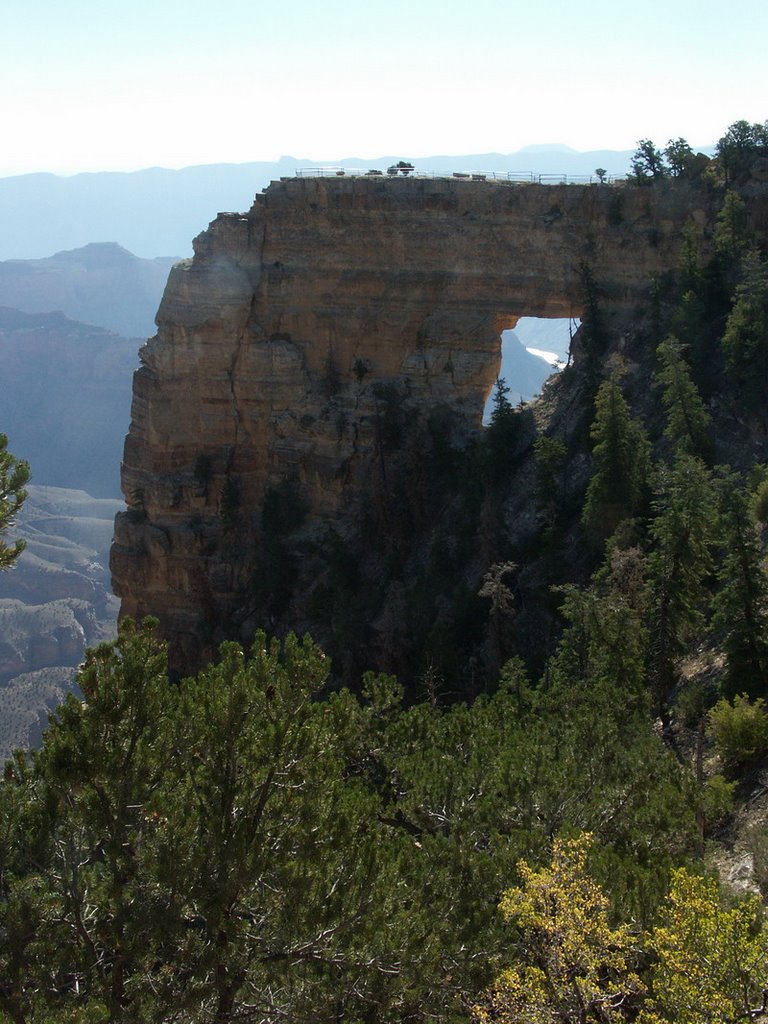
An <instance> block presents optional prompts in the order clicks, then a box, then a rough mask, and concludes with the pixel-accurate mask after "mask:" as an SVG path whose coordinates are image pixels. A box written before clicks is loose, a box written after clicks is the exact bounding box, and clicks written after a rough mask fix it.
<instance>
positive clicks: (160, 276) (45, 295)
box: [0, 242, 174, 338]
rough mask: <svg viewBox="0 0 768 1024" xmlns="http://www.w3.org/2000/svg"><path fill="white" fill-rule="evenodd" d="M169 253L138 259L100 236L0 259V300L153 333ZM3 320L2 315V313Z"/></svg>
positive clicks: (126, 332)
mask: <svg viewBox="0 0 768 1024" xmlns="http://www.w3.org/2000/svg"><path fill="white" fill-rule="evenodd" d="M173 262H174V259H173V258H172V257H158V258H155V259H142V258H140V257H138V256H134V255H133V253H131V252H128V251H127V249H124V248H123V247H122V246H120V245H118V244H117V243H116V242H99V243H93V242H92V243H90V244H88V245H84V246H82V247H81V248H79V249H71V250H65V251H62V252H57V253H55V255H53V256H48V257H46V258H44V259H30V260H25V259H13V260H5V261H2V262H0V306H9V307H13V308H14V309H19V310H22V311H24V312H25V313H48V312H50V311H52V310H61V312H63V313H65V314H66V315H67V316H68V317H70V318H71V319H73V320H78V321H80V322H82V323H86V324H98V325H99V326H101V327H106V328H108V329H109V330H111V331H116V332H117V333H118V334H121V335H123V336H125V337H136V338H146V337H148V336H149V335H150V334H154V331H155V327H154V321H155V313H156V312H157V307H158V305H159V303H160V298H161V297H162V294H163V289H164V288H165V282H166V280H167V278H168V272H169V270H170V268H171V265H172V264H173ZM6 323H7V318H6Z"/></svg>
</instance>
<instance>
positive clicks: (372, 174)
mask: <svg viewBox="0 0 768 1024" xmlns="http://www.w3.org/2000/svg"><path fill="white" fill-rule="evenodd" d="M295 174H296V177H297V178H334V177H336V178H345V177H347V178H398V177H404V178H449V179H456V180H457V181H510V182H516V183H519V184H525V183H529V184H534V185H595V184H599V183H600V182H601V181H602V183H603V184H611V183H613V182H615V181H624V179H625V175H621V174H605V175H603V177H602V179H601V178H600V177H599V176H598V175H597V174H535V173H533V172H530V171H467V172H465V171H453V173H448V172H447V171H428V170H421V169H419V168H410V169H409V168H397V170H394V169H393V170H386V171H382V170H379V169H377V168H373V169H371V170H368V171H364V170H362V169H361V168H360V167H297V168H296V172H295Z"/></svg>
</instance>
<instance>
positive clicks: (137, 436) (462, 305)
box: [112, 177, 711, 670]
mask: <svg viewBox="0 0 768 1024" xmlns="http://www.w3.org/2000/svg"><path fill="white" fill-rule="evenodd" d="M706 203H707V200H706V197H703V193H698V192H695V191H693V190H692V189H691V188H690V187H688V186H687V185H684V184H682V183H670V184H669V185H667V186H666V187H663V188H632V187H616V186H613V187H611V186H599V185H590V186H578V185H566V186H540V185H531V184H526V185H519V184H512V183H508V182H496V181H466V180H458V179H434V180H432V179H422V178H402V177H399V178H394V179H382V178H376V177H355V178H349V177H337V178H295V179H283V180H281V181H279V182H275V183H273V184H272V185H270V187H269V188H268V189H266V190H265V192H264V193H263V194H261V195H259V196H257V197H256V201H255V203H254V205H253V207H252V208H251V210H250V211H249V212H248V213H246V214H230V213H227V214H220V215H219V216H218V218H217V219H216V220H215V221H214V222H213V223H212V224H211V225H210V227H209V228H208V230H207V231H205V232H203V234H201V235H200V236H199V237H198V238H197V239H196V240H195V256H194V258H193V259H192V260H191V261H188V262H185V263H181V264H178V265H177V266H176V267H175V268H174V269H173V271H172V273H171V276H170V279H169V282H168V285H167V288H166V290H165V295H164V297H163V300H162V303H161V306H160V309H159V312H158V315H157V325H158V332H157V334H156V336H155V337H153V338H151V339H150V340H149V341H148V342H147V344H146V345H145V346H144V348H143V349H142V350H141V367H140V369H139V370H138V371H137V372H136V374H135V377H134V391H133V407H132V423H131V427H130V432H129V434H128V437H127V440H126V444H125V456H124V463H123V468H122V483H123V491H124V494H125V497H126V500H127V502H128V505H129V509H128V512H126V513H125V514H122V515H120V516H118V519H117V524H116V534H115V540H114V544H113V548H112V573H113V582H114V587H115V592H116V593H117V595H118V596H119V597H120V598H121V599H122V612H123V614H130V615H132V616H143V615H145V614H154V615H157V616H158V617H159V618H160V621H161V625H162V629H163V631H164V633H165V634H166V635H167V636H168V637H169V638H171V640H172V641H173V649H174V657H175V661H176V664H177V667H179V669H180V670H186V669H194V668H196V667H197V666H198V665H199V664H200V663H201V662H202V661H204V660H205V659H206V658H209V657H210V656H211V654H212V652H213V649H214V645H215V644H216V643H217V642H218V641H219V640H220V639H221V638H222V637H223V636H226V635H233V634H236V633H237V632H238V631H240V632H241V633H247V632H248V631H249V630H250V629H252V628H253V626H254V625H255V624H256V623H255V622H254V621H253V619H252V617H251V618H249V615H248V612H247V607H248V601H249V598H248V595H249V594H250V593H252V591H253V588H254V585H255V583H256V582H257V581H256V580H255V576H256V575H258V572H259V564H260V561H259V559H260V550H261V548H262V547H263V545H264V544H265V543H267V542H268V538H266V537H265V535H264V516H263V512H264V505H265V499H267V498H268V496H269V495H270V494H273V493H275V492H276V491H279V489H280V488H281V487H288V488H290V492H291V495H292V499H293V500H294V501H295V503H296V504H297V505H300V506H301V509H302V513H306V515H302V516H297V517H296V523H297V524H298V522H299V521H300V520H302V521H303V524H304V525H303V527H302V529H303V530H304V531H310V532H311V531H312V529H313V528H316V527H317V526H318V524H321V523H322V522H324V521H326V522H327V521H333V522H335V523H339V522H343V521H344V517H345V516H354V514H355V508H356V502H358V501H359V498H360V495H361V493H362V492H361V487H362V484H363V482H364V481H365V479H366V477H367V475H369V474H371V473H372V472H375V471H379V470H381V471H382V472H385V467H384V466H383V463H382V432H383V430H384V429H385V428H386V418H387V413H388V410H389V409H390V407H391V406H392V405H393V403H395V402H396V404H397V408H398V410H399V411H400V412H401V413H403V414H404V415H405V417H406V421H407V419H408V418H409V417H411V418H413V417H415V416H416V415H417V413H418V414H422V415H423V413H424V411H425V410H429V409H436V408H440V409H443V410H447V411H448V413H449V414H450V417H451V423H452V427H451V430H452V434H451V437H452V443H460V438H461V436H462V434H463V435H464V436H467V435H470V434H471V433H472V432H473V431H476V430H479V429H480V425H481V416H482V410H483V405H484V402H485V399H486V398H487V396H488V394H489V392H490V390H491V388H492V385H493V383H494V380H495V378H496V375H497V373H498V368H499V358H500V332H501V331H502V330H503V329H505V328H511V327H514V325H515V323H516V321H517V319H518V318H519V317H521V316H539V317H571V316H573V317H576V316H579V315H581V313H582V311H583V310H582V303H583V295H584V275H585V268H588V271H589V273H590V275H591V278H592V279H593V280H594V281H597V282H599V285H600V294H601V300H600V301H601V303H602V305H603V310H604V312H605V314H606V315H611V314H612V313H616V314H622V315H626V314H627V313H628V312H631V310H632V309H633V308H634V307H635V306H636V305H637V304H639V303H641V302H642V301H644V300H645V299H646V298H647V295H648V290H649V287H650V282H651V281H652V280H653V279H654V278H658V277H659V275H661V274H663V273H664V272H665V271H667V270H669V269H670V268H672V267H674V266H675V264H676V261H677V258H678V254H679V248H680V244H681V235H682V231H683V228H684V226H685V225H686V224H688V223H690V224H692V225H693V227H694V230H695V232H696V233H697V234H698V236H699V239H700V243H701V246H702V248H703V249H706V247H707V244H708V242H707V234H708V228H709V226H710V225H711V216H710V213H709V211H708V210H707V209H706ZM509 383H511V384H513V383H514V382H509ZM512 390H514V387H513V388H512ZM277 507H278V509H282V510H283V511H281V512H280V513H279V514H287V515H290V513H289V512H285V508H286V507H287V506H285V505H282V506H280V505H278V506H277ZM287 528H288V529H291V528H292V525H291V524H287ZM266 625H268V626H269V625H271V624H270V623H266Z"/></svg>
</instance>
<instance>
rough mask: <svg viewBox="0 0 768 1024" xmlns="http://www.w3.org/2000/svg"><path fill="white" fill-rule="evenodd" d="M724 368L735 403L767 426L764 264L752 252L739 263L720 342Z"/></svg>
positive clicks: (767, 282) (767, 267)
mask: <svg viewBox="0 0 768 1024" xmlns="http://www.w3.org/2000/svg"><path fill="white" fill-rule="evenodd" d="M722 347H723V353H724V356H725V365H726V368H727V370H728V376H729V378H730V381H731V383H732V385H733V388H734V391H735V392H736V393H737V394H738V397H739V401H740V402H743V403H744V404H745V405H746V407H747V408H748V410H749V411H750V412H752V413H753V414H757V415H758V416H759V417H760V418H761V420H762V422H763V424H765V423H766V422H768V415H767V414H766V400H767V399H768V263H765V262H764V261H763V260H762V259H761V258H760V256H759V255H758V254H757V253H756V252H750V253H749V254H747V255H746V256H745V257H744V259H743V261H742V275H741V280H740V282H739V284H738V286H737V288H736V298H735V302H734V304H733V308H732V309H731V312H730V315H729V316H728V321H727V323H726V325H725V332H724V334H723V339H722Z"/></svg>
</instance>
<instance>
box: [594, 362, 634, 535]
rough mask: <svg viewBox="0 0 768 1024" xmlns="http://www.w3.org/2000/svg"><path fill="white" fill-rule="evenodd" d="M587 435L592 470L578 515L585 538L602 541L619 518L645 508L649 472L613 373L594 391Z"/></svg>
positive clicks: (622, 518) (627, 408)
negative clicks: (595, 392)
mask: <svg viewBox="0 0 768 1024" xmlns="http://www.w3.org/2000/svg"><path fill="white" fill-rule="evenodd" d="M590 433H591V436H592V442H593V448H592V456H593V459H594V464H595V472H594V475H593V476H592V479H591V480H590V482H589V486H588V487H587V493H586V497H585V501H584V509H583V512H582V517H581V519H582V523H583V524H584V526H585V527H586V529H587V531H588V533H589V534H590V536H591V537H592V538H594V539H596V540H598V541H603V540H605V539H606V538H607V537H609V536H611V534H613V533H614V531H615V530H616V528H617V527H618V525H619V523H621V522H622V521H623V520H625V519H630V518H632V517H635V516H638V515H642V514H643V513H644V512H645V510H646V507H647V500H648V480H649V475H650V447H649V444H648V440H647V438H646V436H645V432H644V430H643V428H642V427H641V425H640V424H639V423H638V421H637V420H634V419H632V417H631V416H630V415H629V407H628V406H627V403H626V400H625V398H624V396H623V394H622V392H621V386H620V383H619V375H618V373H616V372H614V373H613V374H611V376H610V377H609V378H608V380H606V381H604V382H603V383H602V384H601V385H600V388H599V389H598V392H597V397H596V399H595V420H594V422H593V424H592V428H591V431H590Z"/></svg>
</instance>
